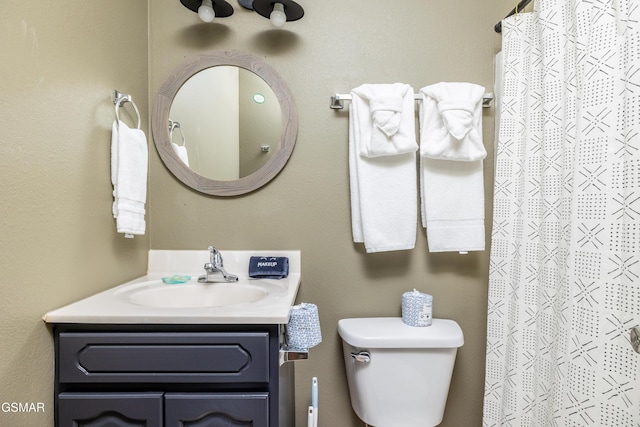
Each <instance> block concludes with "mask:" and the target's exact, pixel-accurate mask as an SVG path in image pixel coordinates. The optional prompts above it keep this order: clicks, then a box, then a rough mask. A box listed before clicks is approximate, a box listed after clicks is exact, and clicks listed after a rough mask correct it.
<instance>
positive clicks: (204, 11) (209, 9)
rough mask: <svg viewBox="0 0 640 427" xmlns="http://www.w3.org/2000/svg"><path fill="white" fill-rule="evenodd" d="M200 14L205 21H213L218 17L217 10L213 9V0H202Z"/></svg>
mask: <svg viewBox="0 0 640 427" xmlns="http://www.w3.org/2000/svg"><path fill="white" fill-rule="evenodd" d="M198 16H199V17H200V19H201V20H203V21H204V22H211V21H213V18H215V17H216V12H215V11H214V10H213V4H211V0H202V4H201V5H200V7H199V8H198Z"/></svg>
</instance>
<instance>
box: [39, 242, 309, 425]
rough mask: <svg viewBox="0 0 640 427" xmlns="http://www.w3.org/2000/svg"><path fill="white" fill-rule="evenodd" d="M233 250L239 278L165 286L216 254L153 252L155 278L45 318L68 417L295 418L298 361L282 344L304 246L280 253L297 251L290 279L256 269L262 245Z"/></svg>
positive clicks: (108, 420) (63, 416)
mask: <svg viewBox="0 0 640 427" xmlns="http://www.w3.org/2000/svg"><path fill="white" fill-rule="evenodd" d="M265 253H266V252H265ZM223 254H224V256H225V265H226V267H227V269H228V270H229V271H231V272H233V273H237V274H238V275H239V276H240V281H239V283H237V284H217V283H213V284H208V283H197V282H193V280H192V281H190V282H189V283H185V284H178V285H164V284H162V285H161V283H162V282H161V281H160V280H159V277H165V276H167V275H169V276H170V275H172V274H181V275H192V276H194V277H197V275H198V274H199V273H200V272H201V270H202V265H203V262H204V261H206V258H207V257H208V253H207V252H206V251H151V252H150V255H149V272H148V274H147V276H145V277H142V278H140V279H136V280H134V281H132V282H129V283H126V284H124V285H120V286H117V287H116V288H113V289H110V290H107V291H105V292H102V293H100V294H97V295H94V296H92V297H89V298H87V299H85V300H82V301H79V302H77V303H74V304H71V305H68V306H66V307H63V308H60V309H58V310H54V311H51V312H49V313H47V314H46V315H45V316H44V320H45V321H46V322H47V323H49V324H52V327H53V331H54V339H55V410H56V416H55V417H56V426H57V427H66V426H80V425H82V426H92V427H97V426H128V427H129V426H147V427H152V426H158V427H160V426H165V427H169V426H171V427H173V426H176V427H178V426H193V427H196V426H198V427H205V426H206V427H231V426H245V425H246V426H253V427H285V426H286V427H289V426H293V423H294V414H293V409H294V402H293V364H291V363H283V352H282V351H281V348H282V344H283V325H285V324H286V323H287V320H288V313H289V309H290V307H291V305H293V303H294V300H295V296H296V293H297V289H298V287H299V284H300V254H299V252H296V251H286V252H285V251H270V252H268V254H269V255H274V254H277V255H279V256H287V257H288V258H289V263H290V273H289V276H288V277H287V278H285V279H282V280H274V279H257V280H249V279H248V277H247V271H246V269H247V266H248V259H249V256H251V255H256V254H258V255H259V254H260V252H249V251H246V252H245V251H235V252H234V251H229V252H224V253H223ZM245 262H246V263H245ZM194 268H195V269H194ZM217 285H222V287H218V288H216V286H217ZM236 285H237V286H239V288H238V289H240V290H239V291H238V290H235V291H234V290H231V291H229V290H227V289H226V288H225V286H236ZM243 286H244V287H247V289H250V290H251V291H250V292H249V290H247V291H243V290H241V289H244V288H243ZM181 290H184V291H185V295H187V296H186V297H185V298H182V299H180V298H179V297H176V293H178V294H180V291H181ZM258 290H260V291H263V295H262V296H261V294H260V293H259V292H258ZM210 291H211V292H213V294H215V301H214V299H212V298H209V297H208V296H207V295H208V294H209V293H210ZM167 292H168V294H167V296H166V298H167V299H166V300H165V299H164V298H165V296H164V293H167ZM229 292H236V294H234V296H232V297H229V295H230V294H229ZM147 294H148V295H149V296H148V297H145V296H146V295H147ZM213 294H212V295H213ZM141 295H142V296H141ZM245 295H250V298H249V297H246V298H247V301H248V300H249V299H251V301H248V302H246V301H244V298H245ZM256 298H257V299H256ZM216 301H217V302H216ZM238 301H240V302H238ZM215 304H224V305H218V306H216V305H215Z"/></svg>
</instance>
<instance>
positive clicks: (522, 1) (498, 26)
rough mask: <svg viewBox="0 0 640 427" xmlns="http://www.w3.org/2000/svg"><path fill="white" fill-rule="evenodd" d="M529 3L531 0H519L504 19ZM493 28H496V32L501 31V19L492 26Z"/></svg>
mask: <svg viewBox="0 0 640 427" xmlns="http://www.w3.org/2000/svg"><path fill="white" fill-rule="evenodd" d="M529 3H531V0H520V3H518V4H517V5H516V7H514V8H513V10H512V11H511V12H509V14H508V15H507V16H505V19H506V18H508V17H510V16H511V15H515V14H516V13H518V12H521V11H522V10H523V9H524V8H525V7H527V5H528V4H529ZM493 29H494V30H496V33H501V32H502V21H500V22H498V23H497V24H496V25H495V26H494V27H493Z"/></svg>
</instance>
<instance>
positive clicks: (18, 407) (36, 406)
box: [2, 402, 44, 412]
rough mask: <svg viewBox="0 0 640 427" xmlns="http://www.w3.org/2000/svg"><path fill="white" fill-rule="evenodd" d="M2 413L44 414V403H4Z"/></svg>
mask: <svg viewBox="0 0 640 427" xmlns="http://www.w3.org/2000/svg"><path fill="white" fill-rule="evenodd" d="M2 412H44V402H2Z"/></svg>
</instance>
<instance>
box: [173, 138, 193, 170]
mask: <svg viewBox="0 0 640 427" xmlns="http://www.w3.org/2000/svg"><path fill="white" fill-rule="evenodd" d="M171 146H172V147H173V151H175V153H176V154H177V155H178V157H179V158H180V160H182V163H184V164H185V165H187V166H189V154H188V153H187V147H185V146H184V145H178V144H176V143H175V142H172V143H171Z"/></svg>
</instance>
